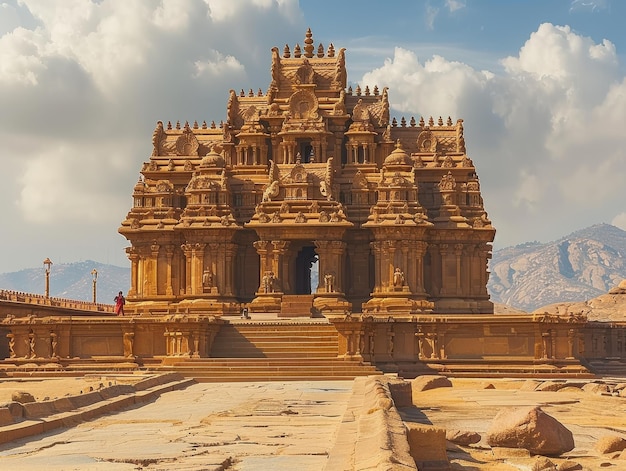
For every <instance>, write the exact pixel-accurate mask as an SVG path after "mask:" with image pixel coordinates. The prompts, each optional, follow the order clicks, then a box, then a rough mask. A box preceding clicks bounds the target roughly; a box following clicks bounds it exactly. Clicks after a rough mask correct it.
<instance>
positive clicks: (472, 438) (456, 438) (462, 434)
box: [446, 429, 480, 446]
mask: <svg viewBox="0 0 626 471" xmlns="http://www.w3.org/2000/svg"><path fill="white" fill-rule="evenodd" d="M446 440H448V441H449V442H452V443H455V444H457V445H461V446H467V445H473V444H474V443H478V442H479V441H480V434H479V433H476V432H468V431H466V430H456V429H452V430H446Z"/></svg>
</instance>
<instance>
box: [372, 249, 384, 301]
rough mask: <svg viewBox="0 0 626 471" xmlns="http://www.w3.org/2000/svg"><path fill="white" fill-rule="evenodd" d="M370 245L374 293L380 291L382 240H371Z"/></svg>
mask: <svg viewBox="0 0 626 471" xmlns="http://www.w3.org/2000/svg"><path fill="white" fill-rule="evenodd" d="M370 247H371V248H372V252H373V253H374V293H380V292H381V291H382V274H381V264H382V256H383V242H382V241H380V240H377V241H374V242H371V243H370Z"/></svg>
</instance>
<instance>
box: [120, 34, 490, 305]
mask: <svg viewBox="0 0 626 471" xmlns="http://www.w3.org/2000/svg"><path fill="white" fill-rule="evenodd" d="M225 102H226V119H225V120H223V121H221V122H220V123H219V124H216V123H215V122H211V123H210V124H207V123H206V122H203V123H202V124H198V123H197V122H194V123H193V124H190V123H184V124H181V123H180V122H176V123H174V124H172V123H171V122H168V123H167V124H163V123H162V122H160V121H159V122H158V123H157V127H156V129H155V131H154V134H153V138H152V143H153V151H152V155H151V156H150V159H149V161H147V162H145V163H144V164H143V168H142V169H141V176H140V178H139V181H138V182H137V184H136V185H135V187H134V191H133V207H132V208H131V210H130V211H129V213H128V215H127V216H126V218H125V219H124V221H123V222H122V225H121V227H120V228H119V232H120V233H121V234H122V235H123V236H124V237H126V238H127V239H128V241H129V242H130V244H131V246H130V247H129V248H128V249H127V251H128V257H129V258H130V261H131V272H132V274H131V287H130V291H129V292H128V297H127V299H128V301H129V303H131V304H132V303H135V304H137V303H146V302H149V303H151V306H153V307H155V308H156V307H158V306H159V305H163V306H169V307H170V308H171V306H172V305H174V304H178V305H179V306H180V307H184V306H189V307H190V308H193V309H202V310H204V311H208V312H210V313H211V314H215V315H239V312H240V309H241V306H242V305H243V304H245V305H246V306H249V309H250V311H251V312H260V311H262V312H277V313H280V312H281V309H282V307H281V306H282V305H283V303H284V300H285V299H286V298H285V297H289V296H304V297H306V296H310V299H311V304H312V307H313V311H314V312H319V313H320V314H321V315H341V316H344V315H346V314H348V313H363V314H368V315H373V316H383V317H389V316H393V317H410V316H414V315H416V314H424V313H435V314H449V313H464V314H473V313H481V314H489V313H493V304H492V303H491V302H490V301H489V296H488V293H487V288H486V285H487V276H488V272H487V262H488V259H489V257H490V254H491V242H492V241H493V238H494V235H495V229H494V228H493V227H492V225H491V222H490V220H489V218H488V216H487V213H486V212H485V209H484V207H483V200H482V198H481V193H480V185H479V181H478V176H477V174H476V168H475V167H474V164H473V161H472V160H471V159H470V158H469V157H468V155H467V153H466V149H465V140H464V137H463V121H462V120H461V119H458V120H456V121H453V120H452V119H451V118H447V119H445V120H444V119H442V118H441V117H439V118H437V119H433V118H429V119H428V120H426V121H425V120H424V119H420V120H419V121H416V120H415V119H413V118H412V119H411V120H410V121H409V122H407V121H406V120H405V119H404V118H402V119H401V121H400V122H398V121H397V120H396V119H395V118H394V119H392V120H391V119H390V114H389V110H390V104H389V95H388V90H387V88H386V87H385V88H382V89H379V88H378V87H374V88H373V89H370V88H369V87H365V88H364V89H362V88H361V87H360V86H357V87H356V88H355V89H353V88H352V87H347V73H346V54H345V49H339V50H336V49H335V47H334V46H333V45H332V44H331V45H330V46H329V47H328V48H327V49H326V50H325V49H324V47H323V46H322V45H321V44H320V45H319V46H314V42H313V37H312V34H311V31H310V30H309V31H307V33H306V37H305V39H304V47H302V48H300V46H299V45H296V46H295V47H294V49H293V51H292V50H290V48H289V46H285V48H284V50H283V53H282V55H281V54H280V52H279V49H278V48H273V49H272V53H271V67H270V85H269V88H268V89H267V91H266V92H262V91H261V90H260V89H259V90H258V92H255V91H253V90H250V91H249V92H245V91H244V90H241V92H236V91H235V90H231V91H230V94H229V95H228V96H227V97H225ZM316 263H317V270H318V274H319V276H318V280H319V282H318V283H317V285H316V286H313V287H311V270H312V266H315V264H316Z"/></svg>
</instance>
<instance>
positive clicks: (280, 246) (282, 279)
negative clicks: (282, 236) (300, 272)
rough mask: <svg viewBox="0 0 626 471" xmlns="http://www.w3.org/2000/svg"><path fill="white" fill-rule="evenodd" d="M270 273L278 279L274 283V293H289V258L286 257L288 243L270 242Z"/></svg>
mask: <svg viewBox="0 0 626 471" xmlns="http://www.w3.org/2000/svg"><path fill="white" fill-rule="evenodd" d="M272 249H273V250H272V251H273V257H272V267H273V268H272V270H271V271H272V272H273V273H274V274H275V277H276V278H277V279H278V280H277V281H274V283H275V287H274V289H275V290H276V291H282V292H289V291H290V290H291V287H290V286H289V258H288V257H287V250H288V249H289V241H286V240H273V241H272Z"/></svg>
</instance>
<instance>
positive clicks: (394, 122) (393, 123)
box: [391, 118, 398, 128]
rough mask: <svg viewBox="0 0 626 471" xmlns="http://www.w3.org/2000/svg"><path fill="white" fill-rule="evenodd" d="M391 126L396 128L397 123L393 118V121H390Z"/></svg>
mask: <svg viewBox="0 0 626 471" xmlns="http://www.w3.org/2000/svg"><path fill="white" fill-rule="evenodd" d="M391 125H392V126H393V127H394V128H395V127H398V121H397V120H396V118H393V120H392V121H391Z"/></svg>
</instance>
